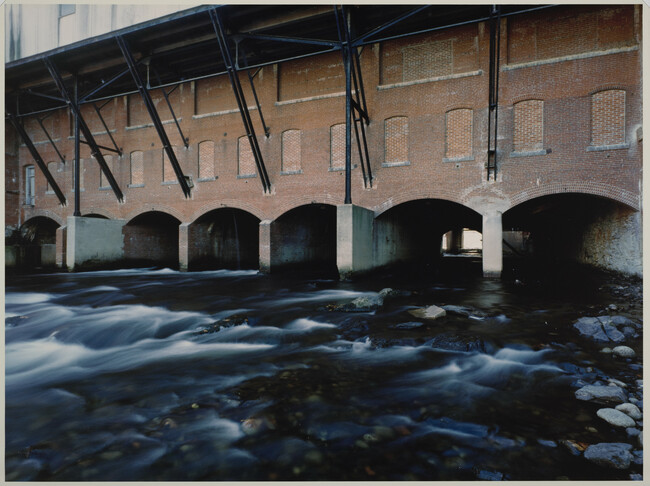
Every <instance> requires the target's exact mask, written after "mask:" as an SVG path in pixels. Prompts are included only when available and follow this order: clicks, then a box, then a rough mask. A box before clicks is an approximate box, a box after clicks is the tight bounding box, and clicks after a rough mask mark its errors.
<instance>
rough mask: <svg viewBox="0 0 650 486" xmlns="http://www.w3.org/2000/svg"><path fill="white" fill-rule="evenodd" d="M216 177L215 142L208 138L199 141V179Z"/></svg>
mask: <svg viewBox="0 0 650 486" xmlns="http://www.w3.org/2000/svg"><path fill="white" fill-rule="evenodd" d="M214 178H215V170H214V142H213V141H211V140H206V141H205V142H201V143H199V180H210V179H214Z"/></svg>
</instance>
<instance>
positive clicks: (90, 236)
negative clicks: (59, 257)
mask: <svg viewBox="0 0 650 486" xmlns="http://www.w3.org/2000/svg"><path fill="white" fill-rule="evenodd" d="M125 223H126V222H125V221H124V220H122V219H117V220H111V219H100V218H84V217H80V216H68V224H67V238H66V240H67V248H66V265H67V267H68V270H70V271H74V270H78V269H80V268H82V267H88V266H99V265H105V264H107V263H111V262H117V261H120V260H122V258H123V257H124V236H123V234H122V228H123V227H124V224H125Z"/></svg>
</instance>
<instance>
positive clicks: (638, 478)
mask: <svg viewBox="0 0 650 486" xmlns="http://www.w3.org/2000/svg"><path fill="white" fill-rule="evenodd" d="M630 479H631V480H632V481H643V475H641V474H636V473H634V474H630Z"/></svg>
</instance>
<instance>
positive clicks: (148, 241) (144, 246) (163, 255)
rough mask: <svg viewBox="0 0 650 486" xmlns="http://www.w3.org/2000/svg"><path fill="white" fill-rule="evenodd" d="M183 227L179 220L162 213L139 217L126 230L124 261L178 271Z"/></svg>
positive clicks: (144, 214) (150, 212) (123, 231)
mask: <svg viewBox="0 0 650 486" xmlns="http://www.w3.org/2000/svg"><path fill="white" fill-rule="evenodd" d="M179 225H180V221H179V220H178V219H176V218H175V217H173V216H171V215H169V214H167V213H163V212H160V211H149V212H146V213H142V214H140V215H138V216H136V217H135V218H133V219H132V220H131V221H129V222H128V223H127V224H126V225H124V227H123V229H122V234H123V235H124V259H125V260H126V261H127V262H128V263H129V264H130V265H133V266H139V265H155V266H165V267H170V268H178V226H179Z"/></svg>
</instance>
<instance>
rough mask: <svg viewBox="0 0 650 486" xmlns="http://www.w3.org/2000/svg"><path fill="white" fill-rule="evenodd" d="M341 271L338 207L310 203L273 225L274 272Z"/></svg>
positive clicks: (287, 213)
mask: <svg viewBox="0 0 650 486" xmlns="http://www.w3.org/2000/svg"><path fill="white" fill-rule="evenodd" d="M280 269H282V270H296V271H304V272H309V273H311V272H318V273H327V274H329V273H332V274H336V273H337V268H336V207H335V206H331V205H328V204H308V205H305V206H300V207H297V208H294V209H292V210H290V211H287V212H286V213H284V214H283V215H282V216H280V217H279V218H277V219H276V220H275V221H274V222H273V223H272V224H271V271H273V272H275V271H277V270H280Z"/></svg>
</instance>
